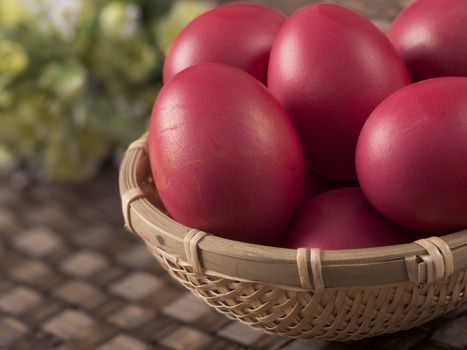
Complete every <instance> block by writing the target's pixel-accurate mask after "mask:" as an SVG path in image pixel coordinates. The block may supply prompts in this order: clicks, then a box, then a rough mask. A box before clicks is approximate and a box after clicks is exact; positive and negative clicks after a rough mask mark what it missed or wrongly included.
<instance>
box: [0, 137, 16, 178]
mask: <svg viewBox="0 0 467 350" xmlns="http://www.w3.org/2000/svg"><path fill="white" fill-rule="evenodd" d="M14 164H15V158H14V157H13V154H12V153H11V151H10V150H9V149H8V148H7V147H6V146H4V145H2V144H0V172H2V171H5V170H9V169H11V168H13V166H14Z"/></svg>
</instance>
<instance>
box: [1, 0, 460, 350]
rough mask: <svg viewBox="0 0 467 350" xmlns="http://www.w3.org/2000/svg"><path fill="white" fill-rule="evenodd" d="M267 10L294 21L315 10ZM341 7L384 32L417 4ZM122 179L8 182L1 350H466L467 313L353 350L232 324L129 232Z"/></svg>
mask: <svg viewBox="0 0 467 350" xmlns="http://www.w3.org/2000/svg"><path fill="white" fill-rule="evenodd" d="M440 1H441V0H440ZM269 2H270V3H275V4H276V5H277V7H281V8H282V9H284V10H286V11H288V12H290V4H291V3H293V6H299V5H301V4H303V3H308V2H309V1H304V0H296V1H293V2H292V1H290V2H287V4H286V2H285V1H283V0H273V1H269ZM335 2H339V3H344V4H345V5H346V6H348V7H353V8H354V9H356V10H358V11H360V12H361V13H364V14H366V15H367V16H369V17H371V18H372V19H373V20H374V21H375V23H377V25H378V26H380V27H381V28H382V29H383V30H384V29H386V28H387V27H388V25H389V20H390V19H391V18H392V17H394V16H395V15H396V14H397V13H398V11H399V10H400V9H401V8H402V7H403V6H406V5H407V4H408V3H409V2H410V0H409V1H407V0H398V1H396V0H373V1H367V2H366V3H367V4H369V5H368V6H365V2H364V1H362V0H345V1H344V0H341V1H335ZM116 172H117V171H116V170H115V169H111V170H108V171H107V172H105V173H103V174H102V175H101V176H100V177H99V178H98V179H97V180H96V181H94V182H92V183H90V184H87V185H82V186H79V187H59V186H56V185H36V186H29V187H26V188H22V189H21V190H20V189H18V188H16V187H17V186H18V185H21V184H22V183H23V179H22V178H21V175H19V176H15V177H13V179H12V180H11V181H10V180H8V181H7V180H5V179H4V180H3V181H1V182H0V349H14V350H16V349H24V350H26V349H33V350H42V349H44V350H50V349H60V350H65V349H78V350H90V349H99V350H146V349H159V350H204V349H212V350H216V349H219V350H221V349H222V350H224V349H225V350H234V349H284V350H317V349H381V350H383V349H398V350H399V349H401V350H402V349H462V348H464V349H466V348H467V304H465V305H464V306H463V307H461V308H460V309H458V310H456V311H455V312H452V313H451V314H449V315H448V316H446V317H443V318H441V319H438V320H435V321H433V322H430V323H429V324H426V325H424V326H423V327H419V328H417V329H413V330H410V331H407V332H401V333H397V334H394V335H388V336H382V337H376V338H371V339H367V340H363V341H359V342H353V343H327V342H321V341H304V340H291V339H285V338H280V337H277V336H270V335H264V334H262V333H260V332H258V331H255V330H252V329H250V328H248V327H246V326H244V325H242V324H240V323H238V322H234V321H231V320H228V319H226V318H225V317H224V316H222V315H220V314H218V313H217V312H216V311H214V310H212V309H211V308H209V307H208V306H207V305H205V304H204V303H203V302H202V301H199V300H198V299H196V298H195V297H194V296H192V295H191V294H190V293H188V292H186V291H185V290H184V289H182V288H181V287H180V286H178V285H177V284H176V283H175V282H174V281H172V280H171V278H170V277H169V276H168V275H167V274H166V273H165V272H164V271H163V270H162V269H161V268H160V267H159V266H158V265H157V263H156V261H155V260H154V259H153V258H152V257H151V256H150V255H149V254H148V253H147V252H146V250H145V247H144V246H143V244H142V243H141V241H139V240H138V239H136V238H135V237H133V236H131V235H130V234H128V233H125V232H124V231H123V230H122V219H121V212H120V207H119V205H120V204H119V198H118V191H117V179H116ZM0 180H1V179H0ZM15 188H16V189H15Z"/></svg>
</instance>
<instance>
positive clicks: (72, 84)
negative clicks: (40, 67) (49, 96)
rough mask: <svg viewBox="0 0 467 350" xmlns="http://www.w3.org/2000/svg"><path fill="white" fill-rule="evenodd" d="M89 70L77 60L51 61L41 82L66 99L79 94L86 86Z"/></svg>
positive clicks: (43, 85)
mask: <svg viewBox="0 0 467 350" xmlns="http://www.w3.org/2000/svg"><path fill="white" fill-rule="evenodd" d="M86 77H87V72H86V70H85V69H84V67H83V66H81V65H80V64H79V63H76V62H65V63H56V62H54V63H50V64H48V65H47V66H46V67H45V68H44V72H43V74H42V76H41V78H40V80H39V84H40V85H41V86H42V87H44V88H46V89H49V90H50V91H53V92H54V93H55V94H56V95H57V96H59V97H61V98H65V99H69V98H73V97H76V96H78V95H79V94H80V93H81V92H82V91H83V89H84V88H85V86H86Z"/></svg>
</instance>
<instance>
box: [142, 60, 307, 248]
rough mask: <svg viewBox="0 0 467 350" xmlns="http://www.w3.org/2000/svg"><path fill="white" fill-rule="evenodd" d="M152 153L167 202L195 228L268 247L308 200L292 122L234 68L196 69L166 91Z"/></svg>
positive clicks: (154, 125)
mask: <svg viewBox="0 0 467 350" xmlns="http://www.w3.org/2000/svg"><path fill="white" fill-rule="evenodd" d="M149 152H150V160H151V168H152V173H153V176H154V180H155V183H156V186H157V189H158V191H159V194H160V196H161V199H162V202H163V203H164V205H165V206H166V208H167V210H168V212H169V213H170V215H171V216H172V217H173V218H174V219H175V220H177V221H179V222H180V223H182V224H184V225H186V226H189V227H194V228H197V229H200V230H203V231H207V232H210V233H214V234H217V235H219V236H222V237H225V238H230V239H234V240H240V241H245V242H254V243H267V242H269V241H273V240H274V239H275V236H276V235H278V234H279V233H280V232H281V231H282V230H283V229H284V228H285V227H286V225H287V224H288V223H289V222H290V221H291V219H292V217H293V215H294V213H295V211H296V209H297V207H298V205H299V203H300V200H301V196H302V193H303V186H304V181H305V180H304V179H305V164H304V158H303V151H302V149H301V145H300V140H299V138H298V135H297V133H296V131H295V129H294V126H293V124H292V122H291V121H290V118H289V117H288V115H287V114H286V112H285V111H284V109H283V108H282V106H281V105H280V104H279V102H278V101H277V100H276V99H275V98H274V97H273V96H272V95H271V94H270V93H269V92H268V91H267V89H266V87H265V86H264V85H263V84H261V83H260V82H259V81H257V80H256V79H254V78H253V77H252V76H251V75H249V74H247V73H245V72H243V71H242V70H240V69H238V68H235V67H232V66H228V65H223V64H218V63H205V64H200V65H197V66H194V67H190V68H188V69H186V70H184V71H183V72H181V73H180V74H178V75H177V76H176V77H174V78H173V79H172V80H171V81H170V82H169V83H168V84H166V85H165V86H164V87H163V89H162V90H161V92H160V94H159V96H158V97H157V100H156V102H155V105H154V108H153V112H152V116H151V122H150V128H149Z"/></svg>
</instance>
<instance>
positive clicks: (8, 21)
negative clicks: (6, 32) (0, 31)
mask: <svg viewBox="0 0 467 350" xmlns="http://www.w3.org/2000/svg"><path fill="white" fill-rule="evenodd" d="M28 20H30V14H29V13H28V11H27V9H26V8H25V7H24V5H23V4H22V2H21V1H19V0H0V24H1V26H2V27H4V28H11V27H14V26H16V25H18V24H20V23H24V22H27V21H28Z"/></svg>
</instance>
